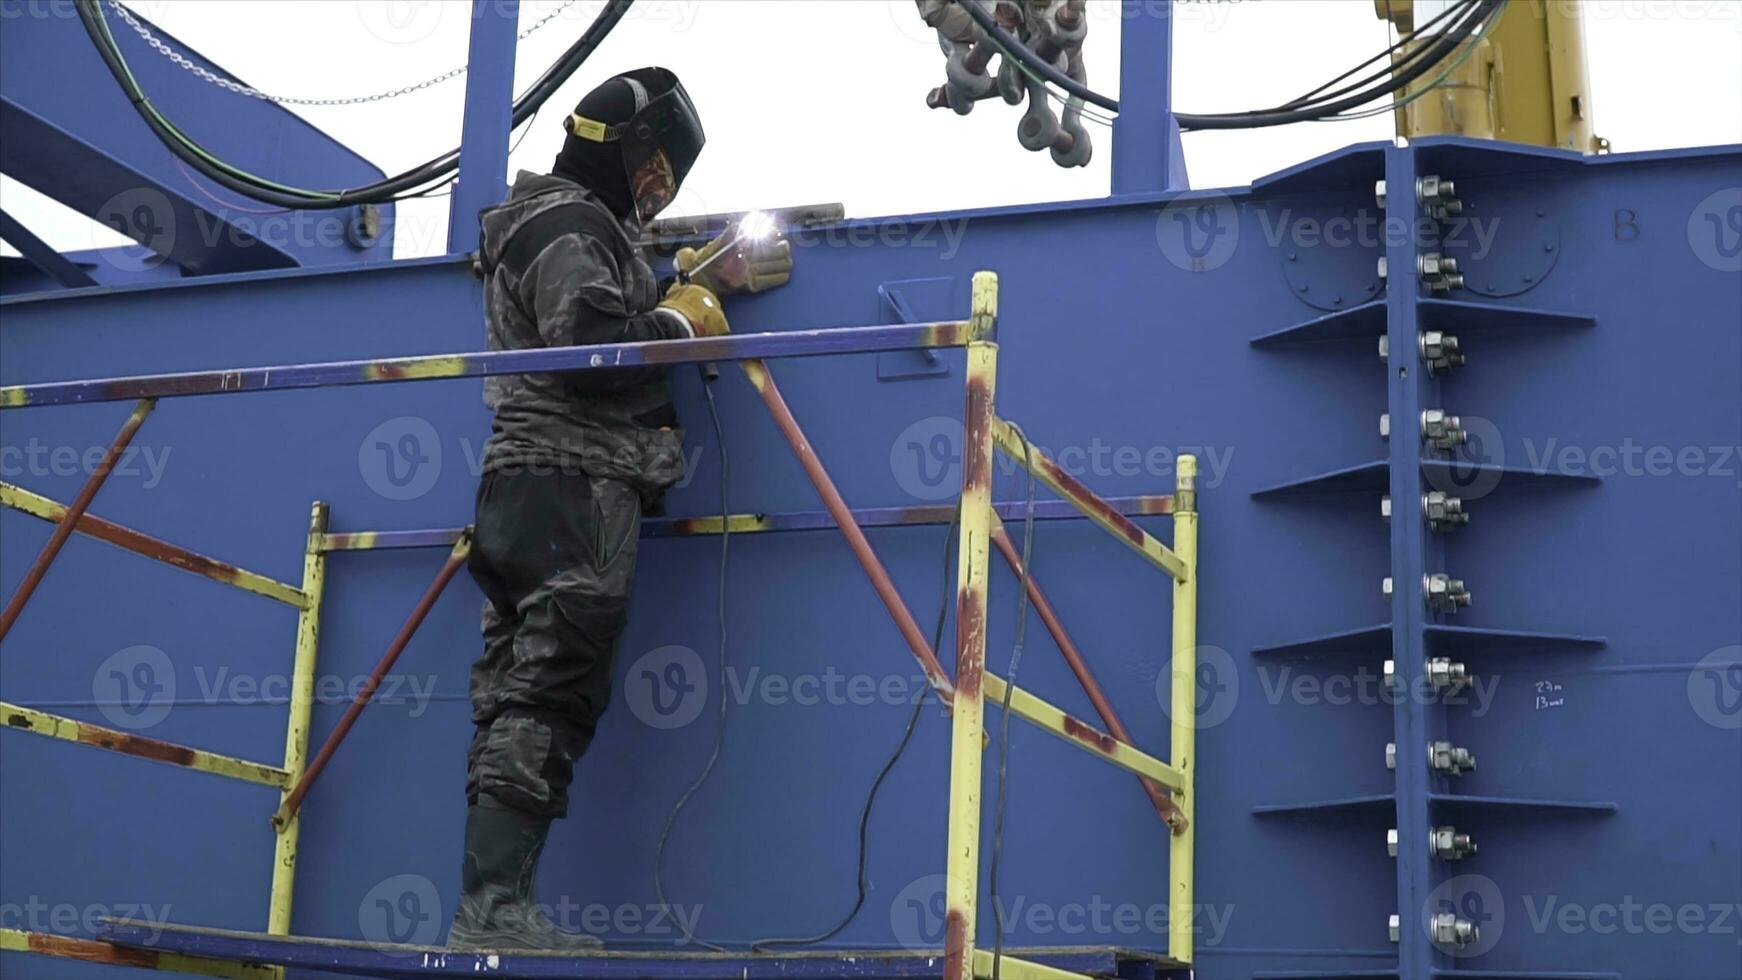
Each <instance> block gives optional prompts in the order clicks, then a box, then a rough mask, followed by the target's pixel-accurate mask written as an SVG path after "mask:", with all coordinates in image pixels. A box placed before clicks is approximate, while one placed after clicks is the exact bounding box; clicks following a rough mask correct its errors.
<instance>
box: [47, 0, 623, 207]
mask: <svg viewBox="0 0 1742 980" xmlns="http://www.w3.org/2000/svg"><path fill="white" fill-rule="evenodd" d="M101 3H102V0H77V3H76V4H75V8H76V10H77V12H78V15H79V21H80V23H81V24H83V25H84V28H85V33H86V34H87V35H89V36H90V38H91V43H92V44H93V45H94V46H95V47H96V48H97V53H98V54H99V55H100V56H101V57H102V59H103V63H104V65H105V66H107V67H108V69H109V72H110V74H112V75H113V76H114V77H115V81H116V83H117V84H118V85H120V86H121V90H122V92H123V93H125V94H126V95H127V98H128V101H129V102H131V103H132V105H133V108H134V110H135V111H136V112H138V113H139V116H140V118H141V119H143V120H144V121H145V124H146V126H147V127H149V128H150V129H151V131H152V133H153V134H154V135H155V136H157V138H158V140H159V141H161V142H162V143H163V144H164V146H165V147H166V148H168V149H169V151H170V152H171V153H174V154H175V155H176V156H177V157H178V158H180V159H181V160H183V161H184V162H186V163H187V164H188V165H189V166H191V167H193V168H194V169H195V170H197V171H198V172H199V173H201V174H203V175H204V176H206V177H208V178H209V179H211V180H213V181H214V182H216V183H218V184H219V185H221V186H223V187H226V188H228V189H230V190H233V191H235V192H237V193H239V194H244V195H247V196H249V197H251V198H253V199H255V200H257V201H263V202H265V203H268V204H274V205H277V206H280V207H286V208H293V209H301V210H327V209H332V208H341V207H349V206H352V205H357V204H384V203H388V202H391V201H393V200H397V199H398V198H399V196H400V195H402V194H403V193H404V192H406V191H410V190H412V189H413V188H416V187H419V186H420V185H423V184H427V183H429V182H431V181H434V180H439V179H441V178H442V177H445V176H447V175H449V174H451V173H453V172H454V171H455V170H457V169H458V168H459V160H460V151H459V150H458V149H455V150H450V151H449V152H447V153H445V154H443V155H441V156H439V157H436V158H434V159H431V160H429V161H426V162H425V163H423V164H420V165H418V166H416V167H413V168H411V169H410V170H407V171H405V172H403V173H400V174H398V175H396V176H393V177H389V178H385V179H383V180H379V181H375V182H373V183H370V184H365V185H363V186H360V187H354V188H350V189H347V190H332V191H309V190H304V189H302V188H290V189H288V190H285V189H279V188H275V187H271V186H267V185H266V184H264V183H262V182H261V180H260V178H257V177H254V176H253V175H249V174H242V173H241V172H239V171H237V170H235V168H233V167H229V165H227V164H223V165H221V166H220V165H216V164H214V163H212V161H211V160H209V159H207V157H208V156H211V157H212V158H213V159H215V155H213V154H211V153H210V151H207V150H205V148H204V147H202V146H200V145H199V144H198V143H195V142H194V141H193V140H191V139H189V138H188V137H186V136H185V135H183V134H180V133H178V132H176V131H174V130H173V129H171V128H170V127H169V126H167V125H165V122H164V120H163V119H161V118H159V114H158V113H157V111H156V109H155V106H154V105H153V104H152V103H151V100H150V98H149V97H148V96H146V94H145V92H144V91H143V90H142V89H140V87H139V86H138V84H137V83H136V82H134V81H133V80H132V77H131V73H130V72H129V71H128V69H127V64H126V61H125V59H124V58H123V57H122V55H121V53H120V51H119V50H118V49H117V48H116V47H115V44H114V40H113V38H112V36H110V34H109V32H108V24H107V21H106V19H105V18H104V15H103V11H102V7H101ZM633 3H634V0H612V2H611V3H610V4H609V5H607V6H606V7H605V8H604V9H603V10H601V11H600V12H599V16H598V17H596V18H594V20H593V23H592V24H591V25H589V26H588V27H587V30H586V31H585V32H584V33H583V34H582V35H581V37H580V38H579V39H577V40H576V41H575V43H574V44H572V45H570V46H569V48H568V50H566V51H564V52H563V55H562V57H561V58H559V59H557V61H556V62H555V63H554V64H552V65H551V67H549V68H547V69H546V70H545V72H544V74H542V75H540V76H539V77H538V79H537V80H536V81H535V82H533V84H532V86H531V87H530V88H529V89H527V91H526V93H525V94H524V95H522V96H521V97H520V98H519V99H516V100H515V102H514V109H513V114H512V116H511V122H510V124H509V125H510V127H511V128H512V127H513V126H518V125H520V124H521V123H522V122H524V121H525V120H527V119H528V118H530V117H531V116H532V115H533V114H534V113H536V112H537V111H538V110H539V108H540V107H541V106H543V104H544V103H545V101H546V100H548V99H549V98H550V96H551V95H552V94H554V93H555V92H556V91H557V89H558V88H560V87H561V86H562V85H563V83H565V82H567V81H568V79H569V78H570V77H571V76H573V75H574V73H575V71H576V70H578V69H579V68H580V67H581V65H582V64H583V63H584V62H585V61H586V60H587V58H588V56H590V55H591V54H592V53H593V51H594V50H595V49H596V48H597V47H598V46H599V44H600V43H601V42H603V41H604V39H605V37H606V36H607V35H609V34H610V33H611V30H612V28H614V27H616V26H617V22H618V21H620V20H622V19H623V15H624V14H625V13H627V12H628V10H629V7H630V5H631V4H633ZM202 154H205V155H202ZM219 163H220V164H221V163H222V162H221V161H219Z"/></svg>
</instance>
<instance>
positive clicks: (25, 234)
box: [0, 211, 97, 289]
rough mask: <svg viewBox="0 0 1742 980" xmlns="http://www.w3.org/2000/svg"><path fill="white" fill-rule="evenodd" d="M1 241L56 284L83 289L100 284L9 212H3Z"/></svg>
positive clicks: (1, 213) (0, 217)
mask: <svg viewBox="0 0 1742 980" xmlns="http://www.w3.org/2000/svg"><path fill="white" fill-rule="evenodd" d="M0 239H5V240H6V243H7V244H9V245H11V246H12V247H13V248H15V249H17V250H18V254H20V255H22V256H24V257H25V258H27V259H29V260H30V262H31V264H32V265H34V266H36V267H37V268H38V269H41V270H42V271H43V272H44V273H45V274H47V275H49V276H50V277H52V278H53V279H54V280H55V281H56V282H58V283H60V284H61V285H62V286H65V287H67V288H68V289H77V288H79V287H80V286H95V285H96V284H97V281H96V280H95V279H92V278H91V274H90V273H88V272H86V271H85V270H84V269H82V268H80V267H79V266H78V265H76V264H74V263H73V261H72V260H71V259H69V258H67V257H66V256H64V255H62V254H60V253H59V252H57V251H55V250H54V248H53V247H52V246H50V245H49V244H48V243H47V242H45V241H43V240H42V239H40V238H38V237H36V235H35V234H33V233H32V232H31V230H30V229H29V228H26V227H24V224H23V223H22V222H20V221H19V220H18V219H17V218H14V217H13V216H11V215H10V214H7V213H6V212H5V211H0Z"/></svg>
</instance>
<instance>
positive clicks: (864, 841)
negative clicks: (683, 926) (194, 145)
mask: <svg viewBox="0 0 1742 980" xmlns="http://www.w3.org/2000/svg"><path fill="white" fill-rule="evenodd" d="M961 519H962V508H961V505H960V504H959V503H958V504H957V505H956V512H955V514H954V515H952V516H951V517H950V529H949V531H948V532H947V533H946V534H945V535H944V563H943V565H944V572H943V598H942V599H941V600H940V601H939V603H938V620H937V627H936V628H935V629H934V630H933V631H932V640H931V646H932V649H933V650H936V649H938V648H939V647H941V646H942V645H943V642H944V621H945V620H946V619H947V618H948V617H949V611H950V597H951V596H952V595H953V594H954V589H953V588H952V584H953V583H952V582H951V581H950V555H951V553H952V548H951V545H953V544H954V543H955V540H956V528H957V526H958V525H959V524H960V522H961ZM930 694H931V689H930V688H929V687H925V686H921V688H920V691H919V697H918V698H917V699H916V700H915V701H914V703H913V711H912V712H911V713H909V714H908V716H907V728H906V730H904V731H903V732H902V733H901V741H900V742H899V743H897V744H896V746H895V752H894V753H893V754H891V755H890V756H889V761H887V762H885V763H884V764H883V769H882V770H881V771H879V772H878V773H877V778H876V779H875V780H873V781H872V783H871V791H870V792H869V793H867V794H866V796H865V807H864V809H862V810H861V811H860V812H859V872H858V883H859V893H858V898H856V899H855V900H854V902H853V907H852V908H851V909H849V910H848V912H847V914H846V915H845V916H842V917H841V921H839V922H837V923H835V925H834V927H833V928H830V929H829V930H828V931H826V932H821V933H818V934H817V935H814V936H805V937H803V938H798V939H759V940H757V941H756V942H754V943H751V944H750V950H751V951H752V952H756V953H766V952H769V949H770V947H774V946H813V945H815V944H817V943H824V942H828V941H829V940H831V939H833V938H835V937H836V936H837V935H840V933H841V930H843V929H845V928H847V926H848V924H849V923H851V922H852V921H853V920H854V919H855V918H857V917H858V915H859V911H860V910H861V909H863V908H864V907H865V897H866V895H867V893H868V892H869V891H870V882H869V880H868V877H867V874H866V858H867V854H868V852H869V850H870V836H871V807H872V806H873V805H874V804H875V803H876V802H877V791H878V790H879V789H881V788H882V787H883V781H884V780H885V779H887V778H889V773H890V772H891V771H892V770H894V769H895V764H896V763H897V762H900V761H901V756H902V753H904V752H906V751H907V746H908V743H909V742H911V741H913V732H914V729H915V728H916V727H917V726H918V724H919V718H920V714H921V712H922V711H923V709H924V708H925V705H926V701H927V700H928V699H929V695H930Z"/></svg>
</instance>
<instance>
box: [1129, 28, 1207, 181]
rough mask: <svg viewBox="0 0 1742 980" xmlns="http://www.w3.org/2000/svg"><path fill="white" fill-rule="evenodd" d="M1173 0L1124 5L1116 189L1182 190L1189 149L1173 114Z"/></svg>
mask: <svg viewBox="0 0 1742 980" xmlns="http://www.w3.org/2000/svg"><path fill="white" fill-rule="evenodd" d="M1172 67H1173V0H1143V2H1141V3H1125V4H1121V5H1120V17H1119V115H1118V118H1116V119H1115V120H1114V121H1113V193H1114V195H1116V196H1117V195H1123V194H1141V193H1146V192H1154V191H1166V190H1184V189H1185V188H1186V187H1187V186H1189V184H1188V182H1187V179H1186V169H1185V153H1184V151H1183V150H1182V149H1181V146H1180V136H1179V124H1178V123H1177V122H1175V121H1174V118H1173V78H1172Z"/></svg>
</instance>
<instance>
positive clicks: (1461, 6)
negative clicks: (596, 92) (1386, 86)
mask: <svg viewBox="0 0 1742 980" xmlns="http://www.w3.org/2000/svg"><path fill="white" fill-rule="evenodd" d="M1475 4H1476V0H1459V2H1457V3H1453V4H1450V5H1449V6H1447V7H1446V9H1444V10H1442V11H1440V12H1439V14H1438V15H1437V16H1435V17H1434V19H1432V20H1430V21H1428V22H1427V23H1425V24H1423V25H1421V26H1420V27H1418V28H1416V29H1415V30H1413V31H1411V32H1409V33H1408V34H1405V35H1404V36H1402V37H1400V38H1398V39H1397V43H1396V44H1393V45H1392V46H1391V47H1389V48H1386V49H1385V50H1384V51H1381V52H1379V53H1378V54H1376V55H1374V56H1373V57H1371V58H1368V59H1367V60H1366V61H1363V62H1361V63H1360V64H1358V65H1356V66H1355V67H1353V68H1351V69H1349V70H1348V71H1346V72H1344V73H1342V74H1341V75H1338V76H1337V77H1336V78H1333V79H1331V80H1330V81H1328V82H1326V83H1324V84H1323V85H1320V86H1319V87H1318V88H1315V89H1313V90H1312V91H1311V92H1308V93H1306V94H1305V95H1302V96H1300V97H1299V98H1296V99H1294V100H1293V101H1291V102H1286V103H1284V104H1283V106H1282V108H1285V109H1292V108H1295V107H1297V106H1302V105H1306V104H1308V103H1309V102H1311V101H1313V99H1314V97H1315V96H1318V97H1321V98H1335V97H1336V96H1339V95H1347V94H1349V93H1350V92H1353V91H1358V90H1360V89H1362V88H1365V87H1366V86H1368V85H1370V84H1372V83H1374V82H1376V81H1378V80H1380V79H1382V78H1384V77H1385V76H1386V75H1389V74H1391V73H1393V72H1395V71H1397V70H1398V69H1399V68H1401V67H1404V66H1405V62H1407V61H1408V60H1409V59H1412V58H1415V57H1417V56H1419V55H1420V54H1421V52H1422V51H1423V50H1424V48H1421V47H1418V48H1416V49H1415V50H1413V51H1410V52H1408V53H1407V54H1406V55H1405V56H1404V58H1403V59H1400V60H1399V61H1397V62H1388V63H1387V64H1386V66H1385V67H1383V68H1381V69H1379V71H1377V72H1375V73H1373V74H1371V75H1368V76H1367V77H1366V78H1363V79H1361V80H1360V81H1358V82H1356V83H1354V84H1353V85H1351V86H1348V87H1345V88H1341V89H1338V90H1336V91H1335V92H1329V93H1325V90H1326V89H1328V88H1330V87H1331V86H1333V85H1335V84H1337V83H1338V82H1340V81H1342V80H1343V79H1345V78H1348V77H1349V76H1350V75H1353V74H1355V73H1356V72H1358V71H1360V70H1361V69H1363V68H1366V67H1367V66H1368V65H1371V64H1373V63H1374V62H1376V61H1379V60H1381V59H1383V58H1388V57H1390V56H1391V55H1394V54H1396V53H1397V52H1399V51H1401V50H1403V48H1405V47H1406V46H1408V45H1409V43H1410V42H1412V41H1414V40H1416V39H1418V38H1420V37H1421V36H1422V35H1424V34H1426V33H1428V31H1430V30H1431V29H1433V28H1434V27H1437V26H1438V25H1439V24H1440V22H1441V21H1443V20H1446V19H1447V18H1449V17H1451V16H1453V15H1454V14H1458V15H1462V14H1464V13H1468V12H1469V9H1470V8H1471V7H1473V6H1475ZM1321 93H1325V94H1323V95H1322V96H1321Z"/></svg>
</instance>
